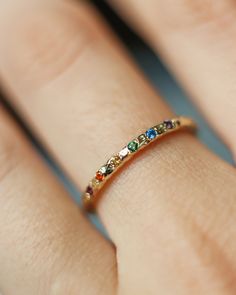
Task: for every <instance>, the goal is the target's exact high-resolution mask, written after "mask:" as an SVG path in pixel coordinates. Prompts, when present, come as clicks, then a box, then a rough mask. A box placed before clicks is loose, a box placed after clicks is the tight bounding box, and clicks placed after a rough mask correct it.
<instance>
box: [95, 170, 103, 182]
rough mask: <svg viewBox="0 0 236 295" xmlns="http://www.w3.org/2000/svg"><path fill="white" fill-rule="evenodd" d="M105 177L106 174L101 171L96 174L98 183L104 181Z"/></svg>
mask: <svg viewBox="0 0 236 295" xmlns="http://www.w3.org/2000/svg"><path fill="white" fill-rule="evenodd" d="M104 177H105V176H104V174H103V173H102V172H101V171H97V173H96V179H97V180H98V181H103V179H104Z"/></svg>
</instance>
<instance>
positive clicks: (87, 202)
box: [82, 117, 196, 211]
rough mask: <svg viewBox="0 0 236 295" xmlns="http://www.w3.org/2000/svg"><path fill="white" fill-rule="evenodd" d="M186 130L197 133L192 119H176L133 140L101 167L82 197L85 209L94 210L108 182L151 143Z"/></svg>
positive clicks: (162, 123)
mask: <svg viewBox="0 0 236 295" xmlns="http://www.w3.org/2000/svg"><path fill="white" fill-rule="evenodd" d="M184 128H186V129H189V130H193V131H195V130H196V124H195V123H194V122H193V121H192V120H191V119H190V118H187V117H176V118H173V119H170V120H165V121H163V122H161V123H159V124H157V125H155V126H153V127H151V128H150V129H148V130H147V131H145V132H144V133H142V134H140V135H139V136H137V137H136V138H134V139H133V140H131V141H130V142H129V143H128V144H127V145H126V146H125V147H124V148H123V149H122V150H121V151H120V152H119V153H117V154H115V155H113V156H112V157H111V158H110V159H109V160H108V161H107V162H106V164H104V165H103V166H101V167H100V169H99V170H98V171H97V172H96V174H95V175H94V177H93V178H92V179H91V181H90V182H89V185H88V186H87V188H86V190H85V192H84V193H83V195H82V202H83V205H84V207H85V209H86V210H88V211H91V210H94V208H95V202H96V201H97V197H98V193H99V191H100V190H101V189H102V187H103V186H104V185H105V183H106V182H107V180H108V179H109V178H110V177H111V176H112V175H113V174H115V173H116V172H117V171H118V170H119V168H121V167H122V166H123V165H124V163H125V162H127V161H128V160H129V159H130V158H131V157H133V156H134V155H135V154H136V153H137V152H138V151H140V150H141V149H143V148H144V147H146V146H147V145H149V144H150V143H151V142H153V141H155V140H157V139H159V138H161V137H162V136H163V135H165V134H168V133H171V132H173V131H177V130H180V129H184Z"/></svg>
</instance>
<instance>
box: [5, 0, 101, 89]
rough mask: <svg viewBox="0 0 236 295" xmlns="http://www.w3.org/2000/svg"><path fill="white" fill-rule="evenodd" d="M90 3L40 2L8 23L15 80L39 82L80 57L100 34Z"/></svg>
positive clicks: (9, 65)
mask: <svg viewBox="0 0 236 295" xmlns="http://www.w3.org/2000/svg"><path fill="white" fill-rule="evenodd" d="M77 6H78V7H77ZM87 6H88V4H85V3H84V4H79V5H76V4H75V3H72V2H70V1H68V2H66V1H59V3H57V5H53V3H51V4H50V3H49V4H48V5H45V3H43V5H40V3H39V5H38V7H35V5H34V8H31V7H28V8H26V11H24V12H22V13H23V17H21V18H19V17H18V18H16V19H17V20H16V24H15V25H11V26H8V34H7V36H6V38H5V39H6V43H7V44H6V45H5V51H4V53H5V54H4V56H6V57H8V59H7V63H8V64H7V67H8V69H9V68H10V71H11V73H10V74H11V75H14V78H15V79H14V80H15V81H16V82H17V81H19V77H20V81H19V83H20V85H21V84H22V82H24V81H25V83H27V85H29V84H30V85H32V84H33V86H40V85H41V84H44V83H45V82H47V81H50V80H53V79H55V78H56V77H58V76H60V75H61V74H63V72H65V71H66V70H67V69H68V68H70V66H72V65H73V64H74V63H75V62H76V61H77V59H78V58H79V57H80V56H81V55H82V53H83V51H84V49H85V48H87V47H88V46H89V44H90V43H92V42H93V41H94V40H96V38H97V36H98V34H97V30H96V27H95V22H94V20H93V17H92V15H90V14H91V13H90V10H89V9H87V8H88V7H87ZM18 14H19V12H18ZM24 16H25V17H24ZM18 19H19V20H18ZM9 30H10V34H9ZM9 43H11V46H9ZM9 48H10V49H9ZM16 48H17V50H16ZM9 50H10V52H9ZM22 80H23V81H22Z"/></svg>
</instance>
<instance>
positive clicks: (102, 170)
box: [99, 166, 107, 174]
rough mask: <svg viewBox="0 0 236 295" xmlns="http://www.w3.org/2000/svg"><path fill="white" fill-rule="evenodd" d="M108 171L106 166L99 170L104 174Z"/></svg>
mask: <svg viewBox="0 0 236 295" xmlns="http://www.w3.org/2000/svg"><path fill="white" fill-rule="evenodd" d="M106 171H107V167H106V166H102V167H101V168H100V169H99V172H101V173H102V174H106Z"/></svg>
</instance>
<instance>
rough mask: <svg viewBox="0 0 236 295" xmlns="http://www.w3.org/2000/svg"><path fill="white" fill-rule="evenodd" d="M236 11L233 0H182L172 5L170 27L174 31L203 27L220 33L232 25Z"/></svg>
mask: <svg viewBox="0 0 236 295" xmlns="http://www.w3.org/2000/svg"><path fill="white" fill-rule="evenodd" d="M235 9H236V6H235V2H234V1H231V0H227V1H222V0H220V1H214V0H200V1H193V0H180V1H177V2H175V4H174V5H172V10H171V12H170V13H171V17H169V18H168V19H169V22H168V25H169V28H170V29H171V30H174V31H179V30H181V31H189V30H192V29H195V28H196V29H198V28H200V29H201V28H202V27H204V28H205V27H207V28H209V29H211V31H212V30H213V31H214V30H215V31H220V30H222V27H224V28H226V27H229V26H231V25H232V23H233V22H234V19H235V11H236V10H235ZM180 17H181V18H180Z"/></svg>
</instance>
